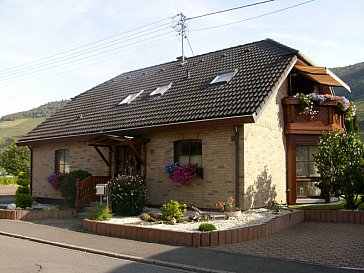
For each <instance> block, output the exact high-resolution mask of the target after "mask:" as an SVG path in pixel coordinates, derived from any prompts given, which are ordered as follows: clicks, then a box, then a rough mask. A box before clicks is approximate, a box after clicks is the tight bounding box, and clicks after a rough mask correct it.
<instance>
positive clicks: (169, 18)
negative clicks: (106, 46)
mask: <svg viewBox="0 0 364 273" xmlns="http://www.w3.org/2000/svg"><path fill="white" fill-rule="evenodd" d="M173 18H174V16H173V17H168V18H164V19H161V20H158V21H155V22H152V23H149V24H146V25H143V26H140V27H136V28H134V29H131V30H128V31H125V32H122V33H119V34H115V35H112V36H109V37H106V38H103V39H100V40H97V41H95V42H91V43H87V44H84V45H81V46H78V47H75V48H72V49H68V50H65V51H62V52H59V53H56V54H53V55H50V56H47V57H44V58H40V59H37V60H33V61H30V62H27V63H23V64H20V65H15V66H11V67H7V68H3V69H0V72H1V71H5V70H11V69H14V68H17V67H20V66H26V65H28V64H31V63H35V62H39V61H42V60H45V59H50V58H53V57H56V56H59V55H62V54H65V53H68V52H72V51H76V50H78V49H81V48H85V47H88V46H90V45H94V44H97V43H100V42H103V41H106V40H110V39H112V38H115V37H118V36H121V35H124V34H127V33H130V32H133V31H135V30H139V29H142V28H145V27H148V26H151V25H155V24H158V23H160V22H163V21H165V20H171V19H173ZM164 25H166V24H163V25H162V26H164Z"/></svg>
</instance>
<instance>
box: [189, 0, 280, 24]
mask: <svg viewBox="0 0 364 273" xmlns="http://www.w3.org/2000/svg"><path fill="white" fill-rule="evenodd" d="M274 1H275V0H267V1H262V2H256V3H253V4H249V5H244V6H240V7H236V8H231V9H225V10H219V11H215V12H211V13H206V14H203V15H198V16H194V17H190V18H187V19H186V20H192V19H196V18H201V17H205V16H210V15H214V14H218V13H223V12H228V11H232V10H237V9H242V8H248V7H252V6H256V5H260V4H265V3H268V2H274Z"/></svg>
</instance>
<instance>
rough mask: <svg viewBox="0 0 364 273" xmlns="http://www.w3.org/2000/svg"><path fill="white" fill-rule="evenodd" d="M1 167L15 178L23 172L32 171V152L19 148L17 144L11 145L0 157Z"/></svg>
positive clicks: (25, 148)
mask: <svg viewBox="0 0 364 273" xmlns="http://www.w3.org/2000/svg"><path fill="white" fill-rule="evenodd" d="M0 166H1V167H3V168H4V169H5V170H6V172H7V173H9V174H12V175H14V176H16V175H18V173H19V172H21V171H23V172H26V173H29V171H30V151H29V149H28V148H27V147H17V146H16V144H15V142H13V143H12V144H10V145H9V146H8V147H7V148H6V149H5V151H4V152H3V153H2V154H1V157H0Z"/></svg>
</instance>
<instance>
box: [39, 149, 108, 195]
mask: <svg viewBox="0 0 364 273" xmlns="http://www.w3.org/2000/svg"><path fill="white" fill-rule="evenodd" d="M32 149H33V197H42V198H56V199H58V198H62V197H61V194H60V192H59V191H56V190H54V189H53V188H52V186H51V185H50V184H49V183H48V182H47V177H48V175H49V174H50V173H54V171H55V152H56V150H60V149H69V150H70V168H71V171H75V170H85V171H88V172H90V173H91V174H92V175H95V176H107V175H108V167H107V166H106V164H105V162H104V161H103V160H102V159H101V158H100V156H99V155H98V154H97V152H96V150H95V149H94V148H93V147H90V146H88V145H87V144H86V143H84V142H80V143H77V142H63V143H49V144H42V145H34V146H33V145H32ZM103 152H104V155H105V157H106V158H107V157H108V152H107V151H106V150H104V151H103Z"/></svg>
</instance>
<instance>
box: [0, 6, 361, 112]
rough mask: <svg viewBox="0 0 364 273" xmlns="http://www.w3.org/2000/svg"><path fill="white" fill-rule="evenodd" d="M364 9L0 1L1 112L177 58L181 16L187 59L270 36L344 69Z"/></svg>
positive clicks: (354, 58)
mask: <svg viewBox="0 0 364 273" xmlns="http://www.w3.org/2000/svg"><path fill="white" fill-rule="evenodd" d="M305 2H307V3H305ZM301 3H302V5H299V4H301ZM253 4H254V5H253ZM248 5H250V6H248ZM294 5H297V6H295V7H292V6H294ZM241 6H247V7H244V8H240V9H235V10H231V11H227V12H221V13H216V14H213V15H207V16H202V17H198V16H200V15H206V14H208V13H213V12H217V11H222V10H227V9H232V8H235V7H241ZM290 7H291V8H290ZM363 11H364V1H362V0H350V1H348V0H314V1H309V2H308V1H307V0H275V1H273V0H270V1H269V0H268V1H264V0H240V1H238V0H229V1H226V0H204V1H202V0H183V1H181V0H178V1H177V0H168V1H167V0H133V1H122V0H87V1H86V0H62V1H56V0H31V1H29V0H0V41H1V42H0V95H1V96H0V117H1V116H3V115H6V114H12V113H16V112H20V111H25V110H29V109H32V108H35V107H38V106H40V105H42V104H45V103H47V102H51V101H57V100H62V99H70V98H72V97H75V96H76V95H78V94H80V93H82V92H85V91H86V90H88V89H90V88H92V87H94V86H96V85H98V84H101V83H103V82H105V81H107V80H109V79H111V78H113V77H115V76H117V75H119V74H121V73H124V72H127V71H131V70H136V69H139V68H143V67H148V66H152V65H157V64H160V63H165V62H169V61H173V60H175V59H176V57H179V56H181V55H182V49H181V47H182V46H181V45H182V42H181V36H180V35H179V32H178V27H179V25H178V22H179V19H180V16H177V15H178V14H180V13H183V15H185V16H186V18H187V20H186V21H185V23H186V27H187V31H186V34H187V38H188V41H187V39H184V54H185V55H186V56H192V55H199V54H203V53H207V52H211V51H215V50H219V49H223V48H228V47H232V46H237V45H242V44H246V43H250V42H254V41H259V40H263V39H266V38H271V39H274V40H276V41H278V42H280V43H282V44H285V45H287V46H290V47H292V48H295V49H298V50H299V51H301V52H302V53H303V54H304V55H306V56H307V57H308V58H309V59H310V60H312V61H313V62H314V63H315V64H316V65H318V66H325V67H342V66H347V65H352V64H355V63H359V62H364V50H363V46H364V35H363V29H364V20H363V15H362V14H363ZM194 17H197V18H194Z"/></svg>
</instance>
